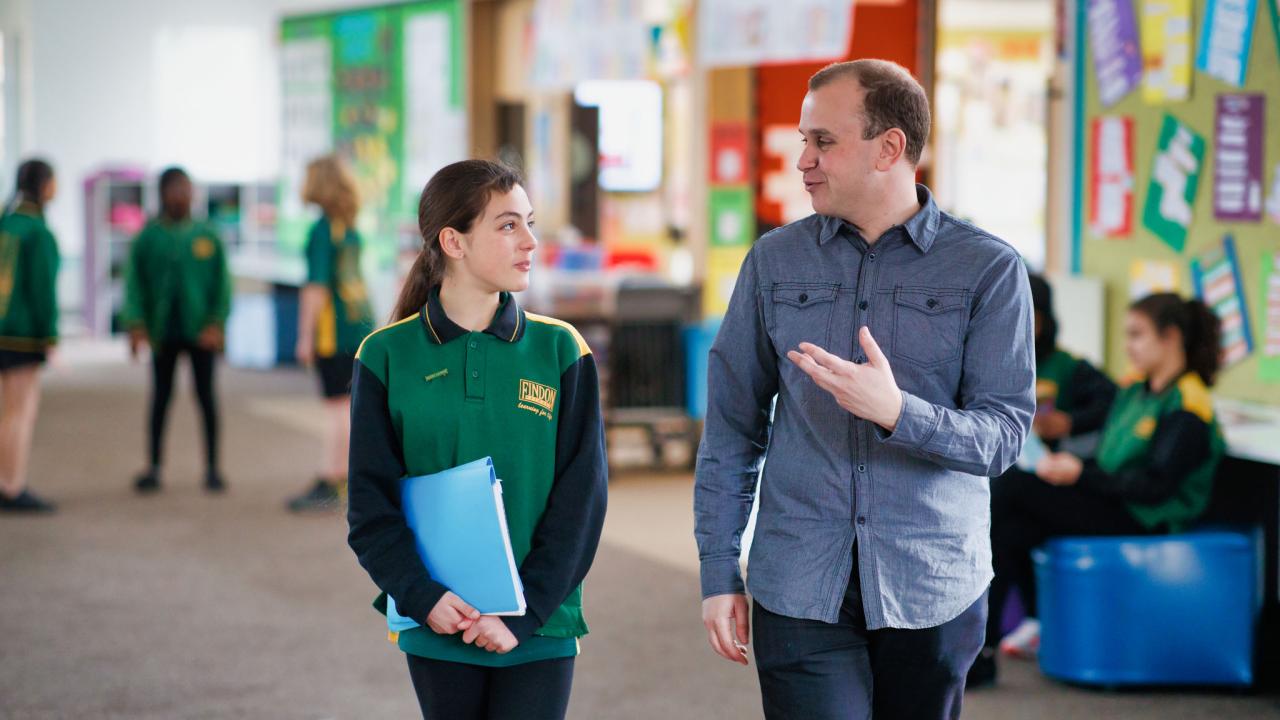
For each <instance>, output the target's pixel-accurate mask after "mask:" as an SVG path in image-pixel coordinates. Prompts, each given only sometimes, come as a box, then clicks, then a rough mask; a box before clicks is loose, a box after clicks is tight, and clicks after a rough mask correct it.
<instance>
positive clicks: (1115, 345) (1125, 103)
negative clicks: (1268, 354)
mask: <svg viewBox="0 0 1280 720" xmlns="http://www.w3.org/2000/svg"><path fill="white" fill-rule="evenodd" d="M1271 1H1272V0H1258V3H1257V15H1256V18H1255V21H1254V28H1253V36H1252V46H1251V49H1250V53H1249V63H1248V71H1247V82H1246V85H1245V86H1244V87H1243V88H1235V87H1234V86H1232V85H1228V84H1227V83H1224V82H1222V81H1220V80H1217V79H1215V78H1212V77H1210V76H1208V75H1206V74H1205V73H1203V72H1199V71H1194V72H1193V76H1192V81H1191V96H1190V99H1189V100H1187V101H1183V102H1170V103H1166V104H1161V105H1152V104H1148V103H1147V102H1145V101H1144V98H1143V92H1142V89H1141V86H1140V87H1139V88H1138V89H1137V90H1135V91H1134V92H1132V93H1131V94H1129V95H1128V96H1126V97H1124V99H1122V100H1121V101H1119V102H1118V103H1117V104H1115V105H1113V106H1112V107H1111V108H1107V109H1104V108H1102V106H1101V102H1100V99H1099V93H1098V80H1097V76H1096V74H1095V71H1094V67H1093V59H1092V58H1093V56H1092V47H1091V46H1090V45H1089V41H1088V38H1087V31H1088V26H1087V23H1086V21H1085V15H1084V12H1085V9H1086V7H1085V6H1086V5H1087V2H1086V0H1078V2H1077V5H1078V7H1077V12H1078V14H1077V18H1078V19H1079V22H1080V23H1081V32H1082V33H1084V36H1083V37H1082V38H1081V39H1082V40H1083V41H1084V43H1085V45H1084V48H1085V52H1084V53H1083V54H1082V55H1081V57H1080V61H1081V62H1083V63H1084V65H1083V67H1082V68H1081V70H1082V71H1083V79H1084V81H1085V83H1084V89H1085V96H1084V103H1085V104H1084V109H1083V121H1084V124H1083V128H1082V130H1083V133H1084V134H1083V135H1081V136H1080V137H1083V138H1084V139H1085V140H1086V142H1084V143H1082V144H1081V145H1080V146H1079V147H1081V148H1082V156H1081V157H1080V158H1078V160H1077V162H1079V163H1080V169H1081V173H1080V178H1081V180H1080V183H1079V185H1078V190H1077V195H1076V208H1075V211H1076V212H1077V213H1078V215H1079V217H1078V218H1077V221H1078V223H1079V227H1080V229H1081V235H1080V237H1079V239H1078V240H1077V242H1078V243H1079V245H1078V250H1079V252H1080V259H1081V268H1080V269H1081V270H1082V271H1083V272H1084V273H1085V274H1087V275H1093V276H1097V277H1099V278H1101V279H1102V280H1103V281H1104V282H1105V285H1106V296H1107V297H1106V320H1107V322H1106V338H1107V370H1108V371H1110V372H1111V373H1113V374H1121V373H1124V372H1126V370H1127V361H1126V360H1125V356H1124V326H1123V322H1124V317H1125V313H1126V309H1127V307H1128V305H1129V302H1130V297H1129V296H1130V270H1131V266H1132V265H1133V263H1134V262H1135V261H1139V260H1156V261H1161V262H1167V263H1173V264H1174V265H1175V266H1176V267H1177V269H1178V273H1177V275H1178V289H1179V291H1180V292H1182V293H1183V294H1184V295H1190V294H1191V292H1192V287H1193V286H1192V277H1191V270H1190V267H1189V263H1190V261H1191V260H1192V258H1195V257H1196V256H1197V255H1200V254H1201V253H1203V252H1205V251H1208V250H1211V249H1212V248H1214V247H1218V246H1220V245H1221V243H1222V238H1223V235H1224V234H1227V233H1230V234H1232V235H1233V236H1234V238H1235V244H1236V250H1237V253H1238V257H1239V263H1240V270H1241V280H1242V281H1243V285H1244V288H1245V299H1246V304H1247V307H1248V312H1249V316H1250V318H1249V319H1250V326H1251V331H1252V335H1253V344H1254V351H1253V353H1252V355H1251V356H1249V357H1248V359H1246V360H1243V361H1242V362H1240V363H1239V364H1237V365H1234V366H1232V367H1230V368H1229V369H1227V370H1226V371H1225V372H1224V373H1223V374H1222V376H1221V377H1220V379H1219V383H1218V391H1219V392H1220V393H1221V394H1222V395H1223V396H1227V397H1234V398H1239V399H1245V400H1254V401H1261V402H1267V403H1275V404H1280V379H1277V380H1276V381H1264V380H1262V379H1261V377H1260V371H1259V370H1260V368H1259V355H1260V353H1261V352H1262V349H1261V348H1262V343H1263V342H1264V340H1265V325H1266V305H1265V304H1264V302H1263V295H1262V287H1263V276H1262V263H1263V260H1264V257H1265V256H1266V255H1267V254H1269V253H1278V252H1280V225H1278V224H1277V223H1276V221H1275V220H1273V219H1271V218H1270V217H1269V216H1268V214H1267V213H1266V212H1265V210H1264V213H1263V220H1262V222H1260V223H1249V222H1222V221H1218V220H1215V219H1214V195H1213V189H1214V157H1213V148H1214V146H1215V143H1216V139H1215V137H1214V136H1215V127H1214V125H1215V115H1216V109H1215V106H1216V101H1217V97H1218V95H1219V94H1222V93H1263V94H1265V95H1266V98H1265V104H1266V107H1265V113H1266V116H1265V117H1266V122H1265V126H1264V127H1265V146H1266V148H1265V157H1264V164H1263V185H1264V194H1270V193H1271V189H1272V183H1273V177H1274V174H1275V172H1276V166H1277V163H1280V48H1277V36H1276V33H1275V32H1274V31H1273V28H1272V17H1271V15H1270V9H1269V8H1268V3H1269V2H1271ZM1208 5H1209V1H1208V0H1195V1H1194V9H1193V15H1192V17H1193V23H1192V27H1193V36H1192V38H1193V40H1192V57H1193V61H1194V55H1195V51H1196V48H1197V46H1198V43H1199V39H1200V31H1201V29H1202V27H1203V25H1204V20H1205V12H1206V7H1207V6H1208ZM1134 8H1135V13H1136V17H1137V19H1138V21H1139V23H1141V17H1142V15H1141V10H1142V3H1141V0H1135V3H1134ZM1166 111H1168V112H1169V113H1171V114H1172V115H1174V116H1175V117H1176V118H1178V119H1179V120H1181V121H1182V122H1184V123H1186V124H1188V125H1189V126H1191V127H1192V128H1193V129H1194V130H1195V131H1196V132H1197V133H1199V134H1200V135H1201V136H1202V137H1204V139H1205V141H1206V149H1205V157H1204V162H1203V164H1202V166H1201V170H1200V180H1199V186H1198V192H1197V194H1196V198H1195V202H1194V206H1193V215H1192V218H1193V219H1192V223H1191V225H1190V227H1189V232H1188V235H1187V241H1186V247H1185V248H1184V249H1183V250H1182V251H1181V252H1177V251H1175V250H1174V249H1172V248H1171V247H1170V246H1169V245H1167V244H1166V243H1164V242H1163V241H1161V240H1160V239H1159V238H1158V237H1157V236H1156V235H1155V234H1153V233H1152V232H1151V231H1150V230H1148V229H1147V228H1146V227H1144V225H1143V206H1144V204H1145V201H1146V198H1147V194H1148V192H1147V191H1148V182H1149V180H1150V178H1151V173H1152V162H1153V157H1154V155H1155V153H1156V146H1157V141H1158V135H1159V133H1160V126H1161V122H1162V118H1163V116H1164V113H1165V112H1166ZM1101 115H1127V116H1132V117H1133V118H1134V160H1135V162H1134V166H1133V170H1134V173H1133V180H1134V182H1133V190H1134V192H1133V207H1132V216H1131V223H1132V231H1131V234H1130V235H1129V236H1128V237H1121V238H1115V239H1108V238H1104V237H1102V236H1101V235H1100V234H1099V233H1098V232H1096V231H1095V230H1094V229H1093V228H1091V227H1090V224H1089V214H1088V213H1089V202H1090V196H1091V192H1090V182H1089V179H1090V177H1091V173H1092V170H1093V163H1092V158H1091V155H1092V153H1091V147H1092V145H1091V142H1090V137H1089V125H1090V121H1091V120H1092V119H1093V118H1095V117H1098V116H1101ZM1063 320H1064V322H1066V323H1070V322H1071V318H1070V317H1069V316H1068V317H1065V318H1064V319H1063Z"/></svg>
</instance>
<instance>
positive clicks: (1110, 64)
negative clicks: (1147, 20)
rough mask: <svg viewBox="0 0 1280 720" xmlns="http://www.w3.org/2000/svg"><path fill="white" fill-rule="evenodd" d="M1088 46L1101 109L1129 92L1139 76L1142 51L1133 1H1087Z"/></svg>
mask: <svg viewBox="0 0 1280 720" xmlns="http://www.w3.org/2000/svg"><path fill="white" fill-rule="evenodd" d="M1089 45H1090V47H1091V48H1092V50H1093V70H1094V73H1096V74H1097V76H1098V77H1097V81H1098V97H1099V99H1101V101H1102V106H1103V107H1104V108H1106V107H1111V106H1112V105H1115V104H1116V103H1117V102H1120V100H1121V99H1123V98H1124V96H1125V95H1128V94H1129V93H1130V92H1131V91H1132V90H1133V89H1134V88H1136V87H1138V82H1139V81H1140V80H1141V79H1142V51H1141V48H1140V47H1139V46H1138V25H1137V22H1136V21H1135V20H1134V16H1133V0H1089Z"/></svg>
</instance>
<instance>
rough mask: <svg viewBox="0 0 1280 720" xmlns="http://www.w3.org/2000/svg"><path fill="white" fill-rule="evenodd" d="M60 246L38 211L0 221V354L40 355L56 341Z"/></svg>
mask: <svg viewBox="0 0 1280 720" xmlns="http://www.w3.org/2000/svg"><path fill="white" fill-rule="evenodd" d="M58 263H59V255H58V242H57V240H55V239H54V237H53V233H51V232H49V228H48V226H46V225H45V222H44V216H43V215H42V214H41V212H40V208H39V207H37V206H35V205H33V204H30V203H22V204H20V205H18V206H17V208H15V209H14V210H13V212H10V213H7V214H6V215H5V216H4V217H3V218H0V349H2V350H19V351H25V352H39V351H42V350H45V349H47V348H48V347H49V346H50V345H53V344H54V343H56V342H57V341H58V298H57V285H58Z"/></svg>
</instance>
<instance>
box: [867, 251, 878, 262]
mask: <svg viewBox="0 0 1280 720" xmlns="http://www.w3.org/2000/svg"><path fill="white" fill-rule="evenodd" d="M867 259H868V260H875V259H876V254H875V253H871V254H870V255H868V256H867Z"/></svg>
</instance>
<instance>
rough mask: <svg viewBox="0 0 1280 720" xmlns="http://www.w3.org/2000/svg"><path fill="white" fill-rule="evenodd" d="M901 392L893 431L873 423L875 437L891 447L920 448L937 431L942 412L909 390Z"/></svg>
mask: <svg viewBox="0 0 1280 720" xmlns="http://www.w3.org/2000/svg"><path fill="white" fill-rule="evenodd" d="M901 392H902V412H901V413H900V414H899V415H898V424H897V425H896V426H895V427H894V430H893V432H889V431H888V430H885V429H884V428H882V427H880V426H879V425H875V426H874V428H875V433H876V437H877V438H879V440H880V442H882V443H884V444H885V445H889V446H891V447H901V448H916V449H918V448H922V447H924V446H925V444H927V443H928V442H929V441H930V440H931V439H933V434H934V433H935V432H937V431H938V424H939V423H941V422H942V413H941V412H939V410H938V408H937V407H935V406H934V405H933V403H931V402H927V401H925V400H921V399H920V398H918V397H916V396H915V395H912V394H911V393H909V392H906V391H905V390H904V391H901Z"/></svg>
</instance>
